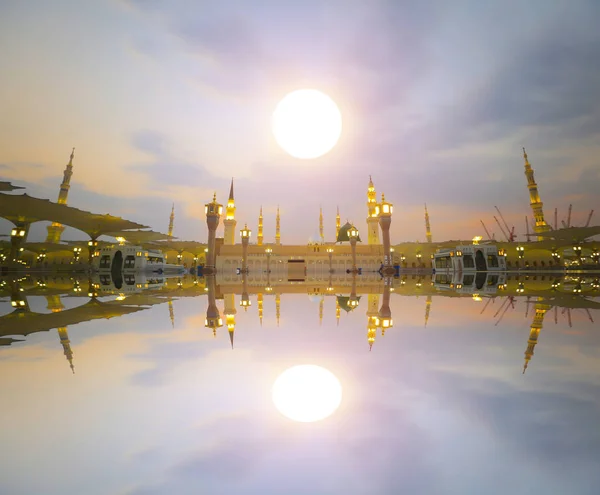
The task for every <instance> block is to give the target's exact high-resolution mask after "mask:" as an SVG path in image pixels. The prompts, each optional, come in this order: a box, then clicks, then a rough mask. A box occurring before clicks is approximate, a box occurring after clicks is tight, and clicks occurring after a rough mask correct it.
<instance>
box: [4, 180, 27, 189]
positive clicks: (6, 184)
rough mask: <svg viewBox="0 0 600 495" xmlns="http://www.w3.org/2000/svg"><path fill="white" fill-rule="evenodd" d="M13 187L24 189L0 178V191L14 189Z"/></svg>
mask: <svg viewBox="0 0 600 495" xmlns="http://www.w3.org/2000/svg"><path fill="white" fill-rule="evenodd" d="M15 189H25V188H24V187H22V186H14V185H13V184H11V183H10V182H5V181H1V180H0V191H14V190H15Z"/></svg>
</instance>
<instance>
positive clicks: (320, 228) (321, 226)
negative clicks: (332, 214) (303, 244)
mask: <svg viewBox="0 0 600 495" xmlns="http://www.w3.org/2000/svg"><path fill="white" fill-rule="evenodd" d="M323 232H324V231H323V208H319V236H320V237H321V244H323V243H324V242H325V235H324V233H323Z"/></svg>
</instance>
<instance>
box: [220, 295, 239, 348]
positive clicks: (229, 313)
mask: <svg viewBox="0 0 600 495" xmlns="http://www.w3.org/2000/svg"><path fill="white" fill-rule="evenodd" d="M223 305H224V307H223V313H224V314H225V323H226V325H227V331H228V332H229V341H230V342H231V348H232V349H233V334H234V332H235V315H236V313H237V311H236V309H235V295H234V294H224V295H223Z"/></svg>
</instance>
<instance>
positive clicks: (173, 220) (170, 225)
mask: <svg viewBox="0 0 600 495" xmlns="http://www.w3.org/2000/svg"><path fill="white" fill-rule="evenodd" d="M174 225H175V203H173V206H171V216H170V217H169V230H168V231H167V234H168V235H169V237H172V236H173V227H174ZM169 240H170V239H169Z"/></svg>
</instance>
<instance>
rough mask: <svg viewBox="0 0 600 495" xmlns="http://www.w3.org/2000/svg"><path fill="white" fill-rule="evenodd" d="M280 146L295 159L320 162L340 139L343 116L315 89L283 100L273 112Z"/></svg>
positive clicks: (302, 90) (273, 121) (294, 94)
mask: <svg viewBox="0 0 600 495" xmlns="http://www.w3.org/2000/svg"><path fill="white" fill-rule="evenodd" d="M272 126H273V134H274V136H275V140H276V141H277V144H279V146H281V147H282V148H283V149H284V150H285V151H287V152H288V153H289V154H290V155H292V156H293V157H295V158H304V159H309V158H317V157H319V156H321V155H324V154H325V153H327V152H329V151H330V150H331V149H332V148H333V147H334V146H335V145H336V143H337V142H338V140H339V139H340V135H341V133H342V114H341V113H340V110H339V108H338V107H337V105H336V104H335V102H334V101H333V100H332V99H331V98H330V97H329V96H327V95H326V94H323V93H321V92H320V91H317V90H315V89H300V90H298V91H294V92H292V93H290V94H288V95H287V96H285V97H284V98H283V100H281V101H280V102H279V104H278V105H277V107H276V108H275V111H274V112H273V120H272Z"/></svg>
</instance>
